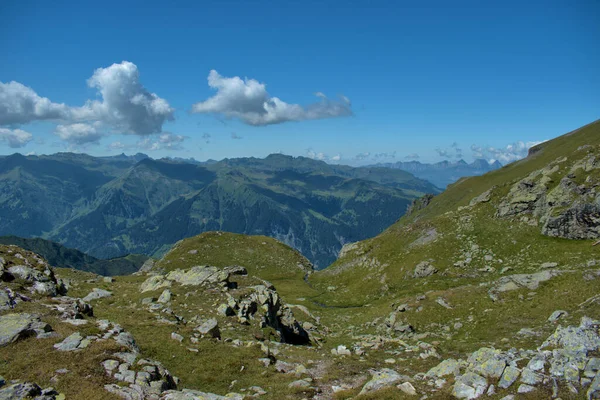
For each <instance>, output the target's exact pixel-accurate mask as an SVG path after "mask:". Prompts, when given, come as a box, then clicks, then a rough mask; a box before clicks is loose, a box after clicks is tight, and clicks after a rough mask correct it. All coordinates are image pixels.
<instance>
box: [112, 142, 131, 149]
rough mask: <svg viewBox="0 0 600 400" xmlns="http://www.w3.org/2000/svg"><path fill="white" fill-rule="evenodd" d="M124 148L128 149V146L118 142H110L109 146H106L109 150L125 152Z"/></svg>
mask: <svg viewBox="0 0 600 400" xmlns="http://www.w3.org/2000/svg"><path fill="white" fill-rule="evenodd" d="M126 148H128V146H127V145H126V144H124V143H121V142H119V141H116V142H112V143H111V144H109V145H108V149H109V150H125V149H126Z"/></svg>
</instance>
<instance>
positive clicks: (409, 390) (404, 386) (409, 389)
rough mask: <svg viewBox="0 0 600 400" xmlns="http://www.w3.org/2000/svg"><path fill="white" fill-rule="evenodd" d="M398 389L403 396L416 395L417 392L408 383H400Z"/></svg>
mask: <svg viewBox="0 0 600 400" xmlns="http://www.w3.org/2000/svg"><path fill="white" fill-rule="evenodd" d="M398 389H400V390H401V391H403V392H404V393H405V394H407V395H409V396H416V395H417V390H416V389H415V387H414V386H413V385H412V383H410V382H404V383H401V384H400V385H398Z"/></svg>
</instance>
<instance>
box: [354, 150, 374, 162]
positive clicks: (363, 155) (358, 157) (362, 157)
mask: <svg viewBox="0 0 600 400" xmlns="http://www.w3.org/2000/svg"><path fill="white" fill-rule="evenodd" d="M370 155H371V153H369V152H368V151H367V152H364V153H358V154H357V155H355V156H354V160H356V161H362V160H366V159H367V158H369V156H370Z"/></svg>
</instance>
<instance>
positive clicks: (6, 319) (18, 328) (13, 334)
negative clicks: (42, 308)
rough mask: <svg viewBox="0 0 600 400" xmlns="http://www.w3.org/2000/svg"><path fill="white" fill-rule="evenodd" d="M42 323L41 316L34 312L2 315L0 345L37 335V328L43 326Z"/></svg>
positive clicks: (0, 317) (0, 319)
mask: <svg viewBox="0 0 600 400" xmlns="http://www.w3.org/2000/svg"><path fill="white" fill-rule="evenodd" d="M40 323H41V321H40V318H39V317H38V316H37V315H32V314H6V315H2V316H0V347H3V346H6V345H8V344H10V343H13V342H16V341H17V340H19V339H23V338H26V337H29V336H34V335H36V334H37V333H38V332H37V331H36V329H40V327H41V326H40ZM42 324H43V323H42ZM43 325H46V324H43Z"/></svg>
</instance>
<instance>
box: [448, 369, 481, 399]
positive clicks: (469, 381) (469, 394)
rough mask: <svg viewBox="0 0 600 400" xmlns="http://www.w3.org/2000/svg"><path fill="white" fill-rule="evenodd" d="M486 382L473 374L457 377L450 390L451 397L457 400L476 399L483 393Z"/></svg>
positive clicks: (468, 373)
mask: <svg viewBox="0 0 600 400" xmlns="http://www.w3.org/2000/svg"><path fill="white" fill-rule="evenodd" d="M487 386H488V384H487V380H486V379H485V378H484V377H482V376H480V375H477V374H475V373H473V372H467V373H466V374H464V375H461V376H459V377H458V378H457V379H456V382H455V383H454V387H453V388H452V395H453V396H454V397H456V398H458V399H469V400H470V399H476V398H478V397H480V396H481V395H482V394H484V393H485V390H486V389H487Z"/></svg>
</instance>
